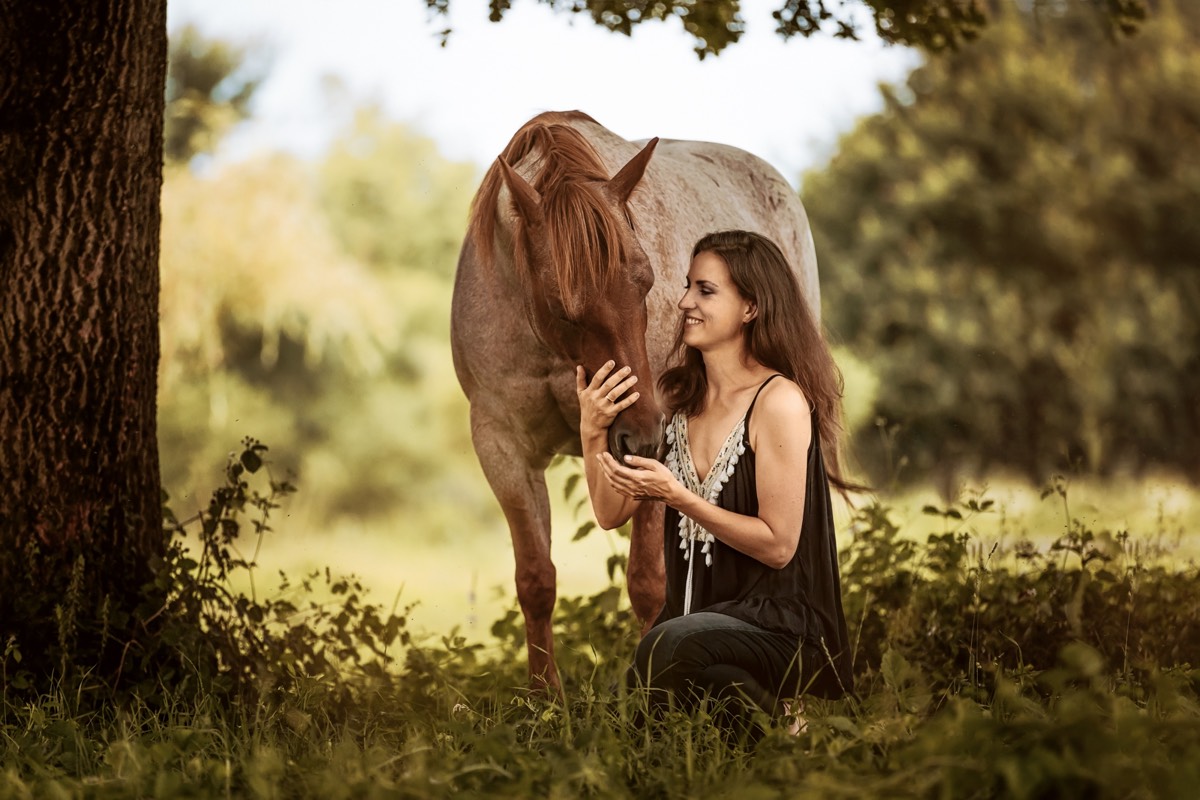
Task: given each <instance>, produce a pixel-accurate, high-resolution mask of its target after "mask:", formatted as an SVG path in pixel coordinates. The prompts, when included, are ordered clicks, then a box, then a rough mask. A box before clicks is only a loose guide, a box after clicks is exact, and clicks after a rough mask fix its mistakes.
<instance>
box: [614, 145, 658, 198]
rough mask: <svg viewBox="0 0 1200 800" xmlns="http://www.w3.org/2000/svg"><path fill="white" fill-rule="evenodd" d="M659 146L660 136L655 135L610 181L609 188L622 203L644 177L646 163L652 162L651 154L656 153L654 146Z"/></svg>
mask: <svg viewBox="0 0 1200 800" xmlns="http://www.w3.org/2000/svg"><path fill="white" fill-rule="evenodd" d="M657 146H658V137H657V136H655V137H654V138H653V139H651V140H650V141H649V142H647V143H646V146H645V147H643V148H642V152H640V153H638V154H637V155H636V156H634V157H633V158H631V159H629V163H628V164H626V165H625V166H623V167H621V171H620V172H618V173H617V174H616V175H614V176H613V177H612V180H610V181H609V182H608V186H609V188H610V189H612V191H613V194H615V195H616V196H617V198H618V199H619V200H620V201H621V202H622V203H624V202H625V201H626V200H628V199H629V195H631V194H633V187H635V186H637V185H638V181H640V180H641V179H642V175H643V174H644V173H645V172H646V165H647V164H649V163H650V156H652V155H654V148H655V147H657Z"/></svg>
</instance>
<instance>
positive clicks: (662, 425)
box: [608, 414, 666, 461]
mask: <svg viewBox="0 0 1200 800" xmlns="http://www.w3.org/2000/svg"><path fill="white" fill-rule="evenodd" d="M622 417H624V414H621V415H618V416H617V418H616V419H615V420H613V424H612V426H611V427H609V429H608V452H610V453H612V457H613V458H615V459H616V460H617V461H621V460H622V459H624V458H625V456H639V457H641V458H653V459H657V460H659V461H661V460H662V458H663V456H664V455H665V454H666V453H665V447H664V445H665V443H666V440H665V439H664V433H665V431H666V418H665V417H663V416H662V415H661V414H660V415H659V418H658V423H657V424H656V425H653V426H651V427H650V428H649V429H648V430H647V429H642V428H639V427H637V426H635V425H631V424H628V423H627V422H626V421H625V420H623V419H622ZM630 422H632V420H630Z"/></svg>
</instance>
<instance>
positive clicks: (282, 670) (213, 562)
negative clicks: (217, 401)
mask: <svg viewBox="0 0 1200 800" xmlns="http://www.w3.org/2000/svg"><path fill="white" fill-rule="evenodd" d="M266 453H267V446H266V445H264V444H262V443H261V442H258V441H257V440H255V439H251V438H247V439H245V440H244V441H243V442H242V449H241V450H240V452H234V453H231V454H230V457H229V459H228V462H227V464H226V466H225V483H224V485H222V486H220V487H218V488H217V489H216V490H215V491H214V492H213V494H212V499H211V500H210V501H209V504H208V507H207V508H206V509H205V510H203V511H201V512H199V513H198V514H196V515H195V516H193V517H191V518H189V519H187V520H184V521H180V520H178V519H177V518H176V516H175V515H174V514H173V513H172V512H171V511H170V510H169V509H164V518H165V520H166V531H165V533H166V537H167V543H166V548H165V554H164V556H163V558H162V561H161V563H160V564H158V565H157V578H156V581H155V583H156V586H155V588H156V589H157V592H154V593H151V596H153V595H155V594H157V595H159V596H165V597H166V600H165V602H163V603H162V604H161V605H160V606H159V607H158V608H156V609H153V610H149V611H150V613H148V614H147V616H146V624H147V625H148V626H149V625H154V624H156V623H157V624H158V628H157V633H158V636H157V637H156V639H155V641H156V643H157V649H158V650H159V651H160V652H154V651H153V650H147V651H146V652H144V653H142V654H141V658H142V659H143V660H144V661H147V662H151V661H153V662H158V663H159V664H160V667H159V674H158V677H157V681H158V683H159V684H161V685H162V686H164V687H169V688H170V690H172V691H178V690H179V689H180V688H182V687H185V686H186V685H188V684H189V683H191V682H195V683H196V684H198V688H201V689H203V690H205V691H209V692H213V693H216V694H220V695H226V696H230V697H231V698H241V699H251V698H253V699H262V698H264V697H267V698H270V697H278V696H281V695H284V694H287V693H288V692H289V691H292V690H296V689H298V688H301V687H302V686H308V687H309V688H311V686H312V684H313V682H316V683H317V684H319V685H321V687H322V690H323V692H325V693H327V694H328V693H332V694H334V695H345V694H348V693H350V692H351V685H352V679H366V680H367V681H368V682H369V681H371V680H378V681H382V680H384V679H385V678H386V674H387V670H388V666H389V665H390V664H391V663H392V661H393V659H394V657H393V655H392V653H391V652H390V651H393V650H394V649H395V648H396V647H397V645H399V646H403V645H406V644H407V643H408V642H409V641H410V637H409V633H408V631H407V629H406V627H405V620H406V614H407V611H408V609H405V610H404V611H403V612H402V613H400V614H397V613H395V612H394V610H393V611H391V612H389V611H385V610H384V609H383V608H382V607H381V606H378V605H373V604H370V603H366V602H364V599H363V598H364V595H365V590H364V588H363V586H362V584H361V582H360V581H359V580H357V579H356V578H353V577H335V576H334V575H333V573H332V572H331V571H330V570H329V568H325V569H324V570H323V571H314V572H312V573H309V574H308V575H306V576H305V577H304V578H303V579H301V580H300V581H299V582H298V583H296V584H294V583H293V582H292V580H291V579H290V578H288V576H287V575H285V574H284V573H283V572H280V573H279V583H278V585H277V588H276V591H275V593H274V594H272V595H271V596H260V593H259V590H258V588H257V585H256V584H257V582H256V577H255V573H256V559H257V556H258V553H259V550H260V548H261V547H262V543H263V540H264V538H265V537H266V536H267V535H268V533H270V532H271V530H272V529H271V525H270V517H271V513H272V512H273V511H274V510H276V509H278V508H279V506H280V501H281V500H282V499H283V498H284V497H286V496H287V495H290V494H292V493H293V492H295V490H296V489H295V487H294V486H293V485H292V484H291V483H290V482H288V481H286V480H276V479H275V477H274V476H273V475H272V474H271V471H270V467H269V463H268V462H267V460H266ZM254 476H261V477H265V478H266V483H267V488H266V490H265V491H264V490H262V489H260V488H259V487H257V486H252V485H251V480H252V478H253V477H254ZM247 533H249V534H250V537H252V538H250V541H251V542H252V544H253V547H254V550H253V554H252V555H251V556H250V557H249V558H247V557H246V556H245V555H243V553H242V550H241V549H240V545H242V544H244V540H245V539H246V538H248V537H247V536H246V534H247ZM239 586H246V587H248V590H244V589H239V588H237V587H239ZM142 689H143V690H147V689H149V690H151V691H153V687H146V686H143V687H142Z"/></svg>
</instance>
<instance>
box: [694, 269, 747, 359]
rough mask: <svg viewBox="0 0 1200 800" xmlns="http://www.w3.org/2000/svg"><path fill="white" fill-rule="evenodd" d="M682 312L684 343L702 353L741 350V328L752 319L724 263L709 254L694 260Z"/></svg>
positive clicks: (745, 301)
mask: <svg viewBox="0 0 1200 800" xmlns="http://www.w3.org/2000/svg"><path fill="white" fill-rule="evenodd" d="M679 310H680V311H682V312H683V343H684V344H686V345H688V346H689V347H694V348H696V349H697V350H699V351H700V352H702V353H703V352H706V351H711V350H714V349H716V348H719V347H721V346H723V345H733V346H736V347H740V346H741V343H742V326H744V325H745V324H746V322H747V321H749V320H750V319H751V318H753V304H752V303H751V302H750V301H749V300H747V299H746V298H744V297H742V295H741V293H740V292H738V289H737V286H736V285H734V283H733V279H732V278H731V277H730V275H729V266H728V265H727V264H726V263H725V259H723V258H721V257H720V256H719V255H717V254H716V253H709V252H703V253H699V254H697V255H696V257H695V258H693V259H692V265H691V267H690V268H689V269H688V278H687V290H686V291H685V292H684V293H683V297H681V298H680V299H679Z"/></svg>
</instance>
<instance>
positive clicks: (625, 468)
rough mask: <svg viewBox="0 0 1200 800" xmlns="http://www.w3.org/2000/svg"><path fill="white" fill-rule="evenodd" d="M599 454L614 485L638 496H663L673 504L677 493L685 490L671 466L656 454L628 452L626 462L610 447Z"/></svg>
mask: <svg viewBox="0 0 1200 800" xmlns="http://www.w3.org/2000/svg"><path fill="white" fill-rule="evenodd" d="M597 458H598V459H599V460H600V466H601V467H602V468H603V469H604V476H605V477H606V478H607V479H608V482H609V484H610V485H611V486H612V487H613V489H614V490H616V491H617V492H618V493H619V494H623V495H625V496H626V497H631V498H633V499H634V500H662V501H663V502H665V503H667V504H668V505H669V504H670V502H671V498H672V497H675V496H676V494H675V493H676V492H677V491H680V490H683V485H682V484H681V483H680V482H679V481H678V480H677V479H676V478H675V476H674V475H672V474H671V470H669V469H667V468H666V467H665V466H664V465H663V464H662V463H661V462H659V461H655V460H654V459H653V458H641V457H639V456H625V463H623V464H622V463H620V462H618V461H617V460H616V459H615V458H613V457H612V454H611V453H609V452H607V451H606V452H603V453H600V454H599V455H598V456H597Z"/></svg>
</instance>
